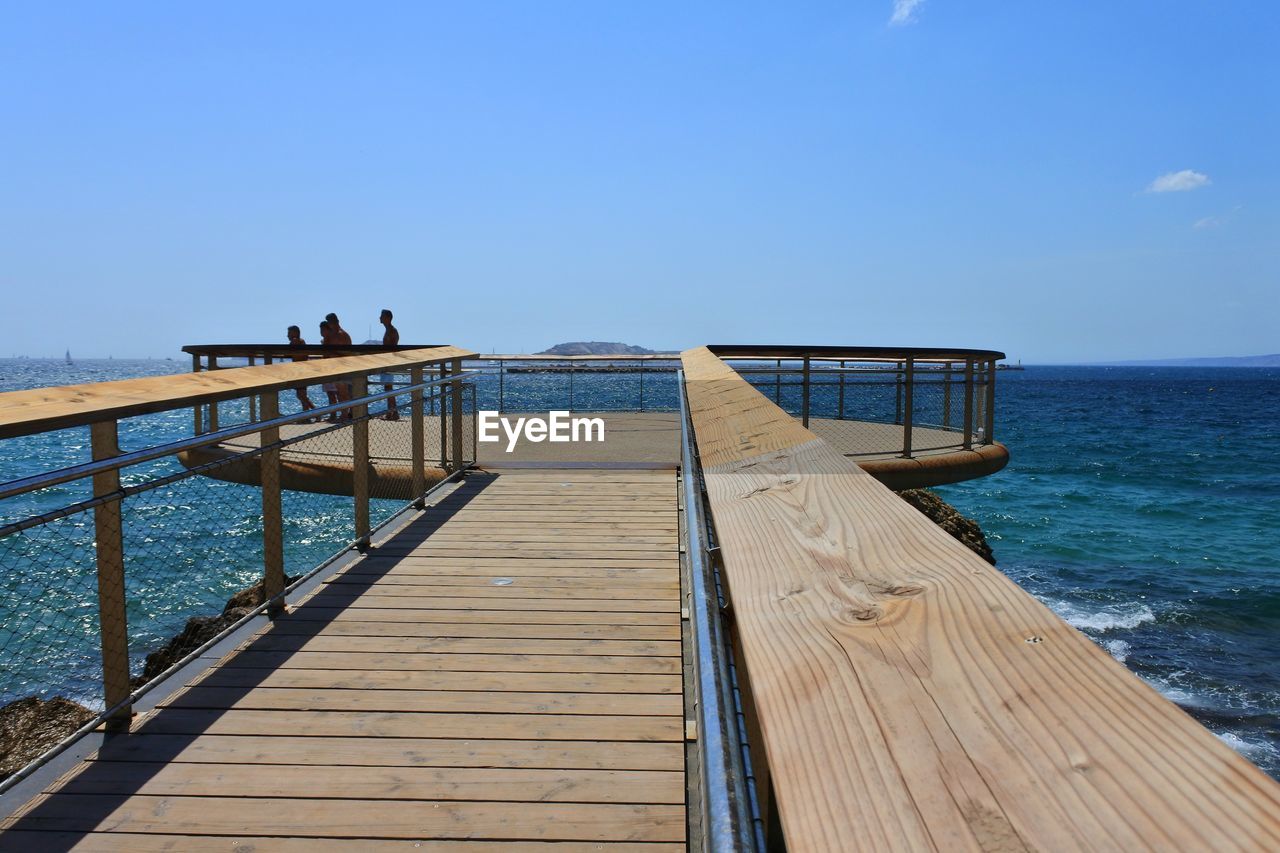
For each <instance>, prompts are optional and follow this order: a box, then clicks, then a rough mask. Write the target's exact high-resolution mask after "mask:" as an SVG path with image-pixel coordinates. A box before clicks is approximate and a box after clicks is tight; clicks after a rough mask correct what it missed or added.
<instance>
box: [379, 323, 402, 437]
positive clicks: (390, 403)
mask: <svg viewBox="0 0 1280 853" xmlns="http://www.w3.org/2000/svg"><path fill="white" fill-rule="evenodd" d="M378 322H379V323H381V324H382V326H383V332H382V345H383V346H384V347H394V346H399V344H400V332H399V331H398V330H397V329H396V327H395V326H393V325H391V309H390V308H383V309H382V313H381V314H380V315H378ZM379 379H380V380H381V382H382V390H384V391H390V390H391V389H392V388H393V387H395V385H394V383H395V377H394V376H392V375H391V374H390V373H384V374H382V376H380V377H379ZM387 420H389V421H398V420H400V410H399V409H398V408H397V407H396V398H395V397H388V398H387Z"/></svg>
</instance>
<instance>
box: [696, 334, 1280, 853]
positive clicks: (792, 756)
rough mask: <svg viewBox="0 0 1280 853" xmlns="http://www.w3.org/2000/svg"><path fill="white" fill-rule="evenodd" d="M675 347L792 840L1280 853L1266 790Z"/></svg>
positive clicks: (1040, 614)
mask: <svg viewBox="0 0 1280 853" xmlns="http://www.w3.org/2000/svg"><path fill="white" fill-rule="evenodd" d="M683 361H684V370H685V376H686V380H687V382H688V397H689V404H690V409H691V415H692V419H693V422H694V425H695V431H696V435H697V443H698V448H699V451H700V453H701V458H702V462H703V465H704V466H705V475H706V485H707V490H708V493H709V498H710V503H711V509H712V514H713V517H714V522H715V525H716V530H717V534H718V537H719V542H720V545H721V554H722V556H723V559H724V564H725V573H726V575H727V580H728V584H729V589H730V597H731V606H732V610H733V617H734V621H735V624H736V627H737V632H738V635H739V638H740V643H741V647H742V648H741V653H742V658H741V659H742V660H744V661H745V665H746V669H747V675H748V678H749V681H750V688H751V699H752V702H753V704H754V707H755V715H756V719H757V722H758V726H759V730H760V733H761V734H760V739H761V740H762V741H763V744H762V745H763V750H764V752H765V756H763V757H764V758H765V762H764V763H765V765H766V767H764V768H762V770H764V771H765V772H766V773H767V775H768V777H769V778H771V779H772V787H773V791H774V793H775V795H776V800H775V801H774V806H775V807H776V808H777V810H778V814H779V816H780V819H781V825H782V828H783V832H784V834H785V837H786V844H787V849H788V850H789V851H792V853H798V851H817V850H822V851H847V850H947V851H951V850H1023V849H1035V850H1145V849H1157V850H1170V849H1178V850H1276V849H1280V785H1277V784H1276V783H1275V782H1274V781H1272V780H1271V779H1270V778H1268V777H1267V776H1265V775H1264V774H1263V773H1262V772H1261V771H1259V770H1258V769H1257V768H1256V767H1254V766H1253V765H1252V764H1250V763H1249V762H1248V761H1246V760H1245V759H1244V758H1242V757H1241V756H1239V755H1238V754H1237V753H1235V752H1234V751H1233V750H1231V749H1230V748H1229V747H1227V746H1226V745H1225V744H1223V743H1222V742H1221V741H1220V740H1218V738H1216V737H1214V736H1213V735H1212V734H1211V733H1209V732H1208V731H1207V730H1206V729H1204V728H1203V727H1202V726H1200V725H1199V724H1198V723H1196V722H1195V721H1194V720H1192V719H1191V718H1190V717H1189V716H1187V715H1186V714H1185V713H1183V712H1182V711H1181V710H1180V709H1178V708H1177V707H1176V706H1174V705H1173V704H1172V703H1170V702H1168V701H1167V700H1165V699H1164V698H1163V697H1161V696H1160V695H1159V694H1158V693H1156V692H1155V691H1154V690H1152V689H1151V688H1150V687H1148V686H1147V685H1146V684H1145V683H1143V682H1142V681H1140V680H1139V679H1138V678H1137V677H1135V676H1134V675H1132V674H1131V673H1129V672H1128V671H1127V670H1126V669H1125V668H1124V667H1123V666H1121V665H1120V664H1118V663H1117V662H1116V661H1115V660H1113V659H1112V658H1111V657H1110V656H1108V655H1107V654H1106V653H1105V652H1103V651H1102V650H1100V649H1099V648H1098V647H1097V646H1096V645H1095V644H1094V643H1092V642H1090V641H1089V640H1088V639H1087V638H1086V637H1084V636H1083V635H1082V634H1080V633H1079V632H1077V631H1076V630H1075V629H1073V628H1071V627H1070V626H1068V625H1066V624H1065V623H1064V622H1062V621H1061V620H1060V619H1058V618H1057V617H1056V616H1055V615H1054V614H1053V613H1051V612H1050V611H1049V610H1048V609H1047V608H1045V607H1044V606H1043V605H1041V604H1040V603H1039V602H1037V601H1036V600H1035V599H1034V598H1032V597H1031V596H1030V595H1028V594H1027V593H1025V592H1024V591H1023V590H1022V589H1020V588H1019V587H1018V586H1017V585H1016V584H1014V583H1013V582H1012V581H1010V580H1008V579H1007V578H1006V577H1005V576H1004V575H1003V574H1001V573H1000V572H999V571H998V570H996V569H995V568H993V567H991V566H989V565H987V564H986V563H985V562H983V561H982V560H980V559H978V558H977V557H976V556H974V555H973V554H972V553H970V552H969V551H968V550H967V549H965V548H964V547H963V546H961V545H960V544H958V543H957V542H955V541H954V540H953V539H951V538H950V537H949V536H947V535H946V534H945V533H943V532H942V531H941V530H940V529H939V528H937V527H936V526H935V525H933V524H932V523H930V522H929V521H928V520H927V519H925V518H924V517H923V516H921V515H920V514H919V513H917V512H916V511H915V510H913V509H912V508H911V507H909V506H908V505H907V504H905V503H904V502H902V501H901V500H900V499H899V498H898V497H897V496H895V495H894V494H893V493H892V492H890V491H889V490H887V489H886V488H884V487H883V486H881V485H880V484H879V483H878V482H876V480H875V479H873V478H872V477H871V476H870V475H868V474H866V473H864V472H863V471H861V470H860V469H859V468H858V466H857V465H855V464H854V463H853V462H851V461H850V460H848V459H846V458H844V457H843V456H841V455H840V454H839V453H838V452H836V451H834V450H833V449H832V448H831V447H829V446H828V445H827V444H826V443H825V442H823V441H821V440H820V439H818V438H817V437H816V436H814V435H813V434H812V433H810V432H808V431H807V430H804V429H803V428H802V427H801V426H800V425H799V424H798V423H797V422H796V421H795V420H794V419H792V418H790V417H789V416H787V415H786V414H785V413H784V412H782V411H781V410H779V409H778V408H777V407H776V406H774V405H773V404H772V403H771V402H770V401H768V400H766V399H765V398H764V397H763V396H761V395H760V394H759V393H758V392H756V391H755V390H754V389H752V388H751V387H750V386H749V385H748V384H747V383H746V382H745V381H743V380H741V379H740V378H738V377H737V376H736V374H734V373H733V371H732V370H731V369H730V368H728V367H727V366H726V365H724V364H723V363H722V362H721V361H720V360H719V359H717V358H716V357H715V356H714V355H713V354H712V353H711V352H709V351H708V350H707V349H705V348H702V349H697V350H690V351H688V352H686V353H685V354H684V358H683Z"/></svg>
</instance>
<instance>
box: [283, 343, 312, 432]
mask: <svg viewBox="0 0 1280 853" xmlns="http://www.w3.org/2000/svg"><path fill="white" fill-rule="evenodd" d="M285 334H286V335H287V336H288V337H289V346H291V347H305V346H306V345H307V342H306V341H304V340H303V339H302V330H301V329H299V328H298V327H297V326H290V327H289V328H288V329H286V330H285ZM293 360H294V361H306V360H307V357H306V356H305V355H295V356H294V357H293ZM293 391H294V393H295V394H297V395H298V402H299V403H301V404H302V411H304V412H309V411H311V410H312V409H314V408H315V407H316V404H315V403H313V402H311V398H310V397H309V396H307V386H306V385H299V386H298V387H297V388H294V389H293Z"/></svg>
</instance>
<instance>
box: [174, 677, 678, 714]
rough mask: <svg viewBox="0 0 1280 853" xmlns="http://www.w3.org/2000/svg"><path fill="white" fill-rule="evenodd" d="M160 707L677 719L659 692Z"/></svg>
mask: <svg viewBox="0 0 1280 853" xmlns="http://www.w3.org/2000/svg"><path fill="white" fill-rule="evenodd" d="M159 707H162V708H205V709H209V708H212V709H243V710H257V711H267V710H282V711H353V712H383V711H387V712H391V711H394V712H400V711H404V712H412V713H453V714H457V713H471V714H591V715H597V716H607V715H627V716H633V717H659V716H678V715H679V714H680V713H681V711H682V709H683V705H682V700H681V698H680V697H679V696H675V695H664V694H658V693H543V692H513V691H493V692H486V691H480V690H385V689H360V690H351V689H339V688H334V687H332V686H326V687H307V688H296V687H272V686H257V687H253V688H252V689H247V690H246V689H243V688H239V687H216V686H206V685H203V684H199V685H196V686H193V687H188V688H186V689H185V690H183V691H182V692H181V693H179V694H177V695H175V696H172V697H170V698H168V699H165V700H164V701H162V702H161V703H160V706H159Z"/></svg>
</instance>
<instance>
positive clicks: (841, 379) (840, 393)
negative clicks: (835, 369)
mask: <svg viewBox="0 0 1280 853" xmlns="http://www.w3.org/2000/svg"><path fill="white" fill-rule="evenodd" d="M839 395H840V400H839V403H840V413H839V414H838V415H836V420H840V421H842V420H844V359H841V360H840V392H839Z"/></svg>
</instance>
